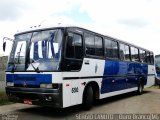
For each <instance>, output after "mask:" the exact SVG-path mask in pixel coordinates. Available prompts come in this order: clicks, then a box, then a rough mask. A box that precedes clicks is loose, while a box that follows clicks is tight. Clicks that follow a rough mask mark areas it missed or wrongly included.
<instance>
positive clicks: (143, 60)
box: [139, 50, 146, 63]
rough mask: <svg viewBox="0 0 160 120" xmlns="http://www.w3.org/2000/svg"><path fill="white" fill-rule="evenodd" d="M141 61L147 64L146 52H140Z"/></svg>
mask: <svg viewBox="0 0 160 120" xmlns="http://www.w3.org/2000/svg"><path fill="white" fill-rule="evenodd" d="M139 55H140V61H141V62H142V63H146V52H145V51H144V50H139Z"/></svg>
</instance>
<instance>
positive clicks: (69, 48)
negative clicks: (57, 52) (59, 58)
mask: <svg viewBox="0 0 160 120" xmlns="http://www.w3.org/2000/svg"><path fill="white" fill-rule="evenodd" d="M66 57H68V58H74V57H75V56H74V40H73V33H69V34H68V39H67V48H66Z"/></svg>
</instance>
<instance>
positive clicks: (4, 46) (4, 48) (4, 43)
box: [3, 42, 6, 52]
mask: <svg viewBox="0 0 160 120" xmlns="http://www.w3.org/2000/svg"><path fill="white" fill-rule="evenodd" d="M5 50H6V42H3V51H4V52H5Z"/></svg>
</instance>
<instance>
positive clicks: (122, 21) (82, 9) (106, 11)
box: [0, 0, 160, 54]
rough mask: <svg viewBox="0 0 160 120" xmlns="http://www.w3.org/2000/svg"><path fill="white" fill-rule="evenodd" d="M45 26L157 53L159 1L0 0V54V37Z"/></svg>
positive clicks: (8, 46)
mask: <svg viewBox="0 0 160 120" xmlns="http://www.w3.org/2000/svg"><path fill="white" fill-rule="evenodd" d="M40 23H42V25H43V24H44V25H48V24H53V25H54V24H58V23H64V24H77V25H79V26H83V27H86V28H89V29H90V30H94V31H96V32H99V33H103V34H106V35H109V36H112V37H115V38H118V39H122V40H124V41H127V42H130V43H133V44H135V45H138V46H141V47H143V48H146V49H148V50H151V51H153V52H154V53H155V54H160V47H159V46H160V45H159V44H158V43H159V40H160V0H1V1H0V54H8V53H9V52H10V48H11V44H7V51H6V53H3V51H2V42H3V37H10V38H13V36H14V34H15V33H16V32H17V31H18V30H21V29H24V28H29V27H31V26H35V25H39V24H40Z"/></svg>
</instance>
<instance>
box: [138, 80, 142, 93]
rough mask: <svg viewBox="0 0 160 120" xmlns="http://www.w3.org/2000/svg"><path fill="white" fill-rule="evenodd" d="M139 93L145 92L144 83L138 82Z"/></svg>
mask: <svg viewBox="0 0 160 120" xmlns="http://www.w3.org/2000/svg"><path fill="white" fill-rule="evenodd" d="M137 93H138V95H141V94H142V93H143V84H142V82H140V83H139V84H138V90H137Z"/></svg>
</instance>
